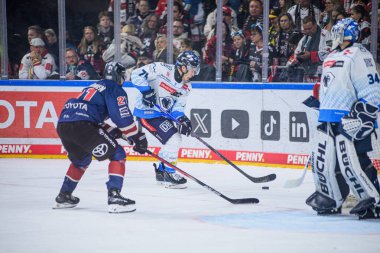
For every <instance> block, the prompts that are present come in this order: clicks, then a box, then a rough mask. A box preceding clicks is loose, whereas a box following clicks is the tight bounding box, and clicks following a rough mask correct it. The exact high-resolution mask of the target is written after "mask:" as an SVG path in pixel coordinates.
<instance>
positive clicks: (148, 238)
mask: <svg viewBox="0 0 380 253" xmlns="http://www.w3.org/2000/svg"><path fill="white" fill-rule="evenodd" d="M68 165H69V162H68V160H49V159H0V252H1V253H3V252H6V253H10V252H16V253H22V252H28V253H32V252H38V253H41V252H49V253H53V252H54V253H58V252H65V253H73V252H80V253H87V252H91V253H98V252H111V253H116V252H126V253H134V252H147V253H148V252H149V253H152V252H164V253H171V252H175V253H187V252H189V253H190V252H191V253H196V252H208V253H214V252H215V253H223V252H233V253H235V252H255V253H256V252H257V253H260V252H265V253H271V252H285V253H287V252H290V253H297V252H302V253H309V252H318V253H320V252H323V253H325V252H345V253H347V252H363V253H372V252H373V253H375V252H376V253H379V252H380V220H365V221H359V220H357V218H356V217H354V216H352V215H347V214H344V215H338V216H334V217H320V216H317V215H316V214H315V212H313V211H312V210H311V208H309V207H308V206H306V205H305V204H304V203H305V199H306V198H307V197H308V196H309V195H310V194H311V193H312V192H313V191H314V186H313V182H312V176H311V173H310V171H309V172H308V174H307V175H306V178H305V182H304V183H303V184H302V185H301V186H300V187H298V188H294V189H285V188H283V187H282V186H283V183H284V182H285V180H287V179H294V178H298V177H299V176H300V175H301V173H302V171H301V170H294V169H275V168H259V167H250V166H240V167H241V168H242V169H244V171H246V172H247V173H249V174H250V175H252V176H260V175H266V174H269V173H276V174H277V179H276V180H275V181H274V182H271V183H265V184H255V183H252V182H250V181H249V180H248V179H246V178H245V177H244V176H243V175H241V174H240V173H238V172H237V171H235V170H234V169H233V168H232V167H230V166H227V165H220V164H212V165H210V164H190V163H179V164H178V166H179V167H180V168H181V169H183V170H185V171H186V172H188V173H190V174H191V175H192V176H194V177H196V178H198V179H199V180H201V181H203V182H205V183H207V184H208V185H210V186H211V187H213V188H215V189H216V190H218V191H219V192H221V193H223V194H224V195H226V196H227V197H230V198H247V197H257V198H259V199H260V203H259V204H256V205H233V204H231V203H229V202H227V201H226V200H224V199H222V198H221V197H219V196H218V195H216V194H214V193H212V192H211V191H209V190H207V189H205V188H203V187H201V186H200V185H199V184H197V183H195V182H194V181H191V180H189V183H188V188H187V189H185V190H178V189H177V190H173V189H165V188H163V187H162V186H158V185H157V184H156V183H155V179H154V171H153V167H152V162H131V161H127V166H126V168H127V169H126V178H125V181H124V188H123V194H124V195H125V196H126V197H128V198H131V199H134V200H136V202H137V204H136V207H137V211H136V212H134V213H124V214H109V213H108V212H107V206H106V200H107V197H106V194H107V193H106V186H105V182H106V180H107V167H108V163H107V162H101V163H100V162H97V161H94V162H93V163H92V164H91V166H90V168H89V169H88V170H87V171H86V174H85V175H84V176H83V178H82V180H81V182H80V183H79V185H78V187H77V189H76V191H75V192H74V195H75V196H78V197H79V198H80V199H81V201H80V203H79V205H78V206H77V207H76V208H74V209H65V210H53V209H52V208H51V207H52V205H53V203H54V198H55V197H56V195H57V193H58V191H59V189H60V187H61V183H62V180H63V177H64V175H65V173H66V170H67V167H68ZM263 185H266V186H269V187H270V189H269V190H262V189H261V187H262V186H263ZM345 213H347V210H345Z"/></svg>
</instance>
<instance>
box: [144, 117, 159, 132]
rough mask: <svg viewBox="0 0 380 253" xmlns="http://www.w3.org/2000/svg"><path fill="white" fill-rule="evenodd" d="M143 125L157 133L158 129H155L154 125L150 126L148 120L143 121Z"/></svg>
mask: <svg viewBox="0 0 380 253" xmlns="http://www.w3.org/2000/svg"><path fill="white" fill-rule="evenodd" d="M141 124H143V126H144V127H145V128H146V129H148V130H149V131H150V132H157V129H156V128H154V127H153V126H152V125H150V124H149V123H148V121H146V119H141Z"/></svg>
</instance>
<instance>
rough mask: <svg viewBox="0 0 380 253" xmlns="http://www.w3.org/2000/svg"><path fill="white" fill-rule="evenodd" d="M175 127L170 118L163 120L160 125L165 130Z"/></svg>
mask: <svg viewBox="0 0 380 253" xmlns="http://www.w3.org/2000/svg"><path fill="white" fill-rule="evenodd" d="M172 127H173V125H172V124H171V123H170V122H169V121H168V120H165V121H164V122H162V123H161V124H160V126H159V128H160V129H161V130H162V131H163V132H164V133H166V132H168V131H169V130H170V129H171V128H172Z"/></svg>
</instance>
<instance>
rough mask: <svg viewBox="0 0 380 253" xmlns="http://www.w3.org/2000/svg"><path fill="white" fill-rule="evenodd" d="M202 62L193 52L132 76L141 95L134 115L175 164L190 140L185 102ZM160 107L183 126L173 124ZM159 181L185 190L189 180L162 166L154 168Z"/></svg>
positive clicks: (144, 68)
mask: <svg viewBox="0 0 380 253" xmlns="http://www.w3.org/2000/svg"><path fill="white" fill-rule="evenodd" d="M199 70H200V61H199V58H198V56H197V55H196V54H195V53H194V52H193V51H184V52H182V53H181V54H179V55H178V57H177V60H176V63H175V65H171V64H165V63H161V62H156V63H151V64H148V65H145V66H143V67H141V68H138V69H136V70H134V71H133V72H132V75H131V81H132V83H133V85H134V86H135V87H136V88H137V89H138V90H139V91H140V94H139V96H138V97H137V101H136V104H135V109H134V112H133V114H134V115H135V116H136V118H137V119H138V121H139V122H140V124H141V125H142V126H143V127H144V128H146V129H147V130H148V131H149V132H150V133H151V134H153V136H155V137H156V138H157V139H158V140H159V141H160V142H161V143H162V144H163V145H162V148H161V150H160V152H159V154H158V155H159V156H160V157H162V158H163V159H165V160H167V161H169V162H171V163H173V164H175V163H176V162H177V160H178V151H179V148H180V144H181V140H182V136H181V134H182V135H186V136H189V135H190V133H191V130H192V126H191V121H190V120H189V118H188V117H187V116H186V115H185V113H184V110H185V106H186V100H187V97H188V95H189V92H190V91H191V84H190V79H191V78H192V77H194V76H195V75H198V74H199ZM156 105H158V106H159V107H161V108H163V109H164V110H165V111H166V112H168V113H170V114H171V115H172V116H173V117H174V118H176V119H177V120H178V121H179V122H181V123H182V124H180V125H179V124H176V125H175V124H174V123H173V121H172V120H171V119H170V118H167V117H165V115H164V113H162V112H161V111H160V109H158V108H157V106H156ZM154 168H155V172H156V180H157V182H158V183H159V184H163V185H164V186H165V187H166V188H175V189H183V188H186V182H187V180H186V179H185V178H183V177H181V176H180V175H179V174H177V173H176V172H175V170H174V169H173V168H170V167H168V166H165V165H164V164H163V163H160V164H158V166H157V165H156V164H154Z"/></svg>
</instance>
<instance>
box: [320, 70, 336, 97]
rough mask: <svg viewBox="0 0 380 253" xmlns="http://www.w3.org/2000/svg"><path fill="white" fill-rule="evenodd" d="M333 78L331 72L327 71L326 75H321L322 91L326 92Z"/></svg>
mask: <svg viewBox="0 0 380 253" xmlns="http://www.w3.org/2000/svg"><path fill="white" fill-rule="evenodd" d="M334 79H335V76H334V75H333V73H331V72H328V73H326V75H324V76H323V79H322V84H323V85H322V89H323V92H324V93H326V90H327V89H328V87H329V86H330V85H331V82H332V81H333V80H334Z"/></svg>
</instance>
